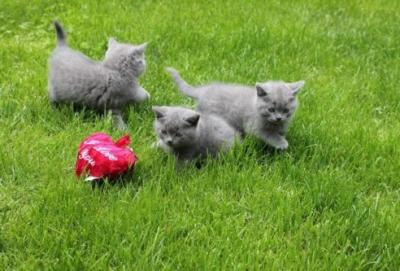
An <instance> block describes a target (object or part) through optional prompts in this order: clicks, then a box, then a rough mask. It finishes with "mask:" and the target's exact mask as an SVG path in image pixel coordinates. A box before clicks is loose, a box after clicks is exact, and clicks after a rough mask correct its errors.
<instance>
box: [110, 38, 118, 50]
mask: <svg viewBox="0 0 400 271" xmlns="http://www.w3.org/2000/svg"><path fill="white" fill-rule="evenodd" d="M116 44H117V41H116V40H115V39H114V38H109V39H108V48H110V47H113V46H114V45H116Z"/></svg>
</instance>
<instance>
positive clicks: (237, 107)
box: [167, 68, 304, 150]
mask: <svg viewBox="0 0 400 271" xmlns="http://www.w3.org/2000/svg"><path fill="white" fill-rule="evenodd" d="M167 70H168V71H169V72H170V74H171V76H172V78H173V79H174V80H175V82H176V84H177V86H178V87H179V89H180V90H181V91H182V92H183V93H184V94H186V95H188V96H190V97H192V98H194V99H196V100H197V101H198V107H197V109H198V111H199V112H202V113H206V114H215V115H217V116H220V117H222V118H224V119H225V120H227V121H228V123H229V124H230V125H232V126H233V127H234V128H235V129H237V130H238V131H240V132H241V133H242V134H252V135H255V136H257V137H259V138H261V139H262V140H263V141H264V142H265V143H267V144H268V145H271V146H272V147H274V148H276V149H280V150H284V149H286V148H287V147H288V145H289V144H288V142H287V140H286V138H285V135H286V133H287V130H288V126H289V123H290V120H291V119H292V117H293V114H294V113H295V111H296V108H297V105H298V102H297V98H296V94H297V93H298V92H299V90H300V89H301V88H302V87H303V86H304V81H298V82H294V83H286V82H282V81H268V82H265V83H257V84H256V87H250V86H241V85H234V84H223V83H211V84H208V85H203V86H198V87H193V86H190V85H189V84H187V83H186V82H185V81H184V80H183V79H182V78H181V77H180V75H179V73H178V72H177V71H176V70H174V69H173V68H167ZM271 111H273V112H271Z"/></svg>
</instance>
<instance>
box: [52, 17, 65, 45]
mask: <svg viewBox="0 0 400 271" xmlns="http://www.w3.org/2000/svg"><path fill="white" fill-rule="evenodd" d="M54 27H55V28H56V34H57V45H58V46H64V45H67V43H66V40H65V36H66V35H65V32H64V29H63V28H62V26H61V24H60V23H59V22H57V21H54Z"/></svg>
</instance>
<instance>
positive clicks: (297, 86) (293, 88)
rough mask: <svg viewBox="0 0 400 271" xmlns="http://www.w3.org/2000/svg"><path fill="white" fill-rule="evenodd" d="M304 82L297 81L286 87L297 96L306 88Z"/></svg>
mask: <svg viewBox="0 0 400 271" xmlns="http://www.w3.org/2000/svg"><path fill="white" fill-rule="evenodd" d="M304 84H305V82H304V81H297V82H293V83H286V86H287V87H288V88H289V89H290V90H291V91H292V94H293V95H296V94H297V93H298V92H299V91H300V89H301V88H302V87H303V86H304Z"/></svg>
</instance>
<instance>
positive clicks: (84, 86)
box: [49, 22, 150, 129]
mask: <svg viewBox="0 0 400 271" xmlns="http://www.w3.org/2000/svg"><path fill="white" fill-rule="evenodd" d="M54 25H55V28H56V33H57V46H56V48H55V49H54V51H53V53H52V56H51V58H50V61H49V64H50V70H49V98H50V101H51V102H52V103H54V104H73V105H77V106H83V107H88V108H92V109H95V110H98V111H103V110H104V109H107V110H111V111H112V114H113V117H114V121H115V124H116V126H117V127H118V128H119V129H125V128H126V125H125V123H124V121H123V119H122V115H121V109H122V108H123V107H124V106H126V105H129V104H133V103H137V102H142V101H145V100H147V99H148V98H149V97H150V94H149V93H148V92H147V91H146V90H144V89H143V88H142V87H140V85H139V83H138V78H139V76H140V75H141V74H142V73H143V72H144V70H145V67H146V63H145V59H144V50H145V48H146V44H142V45H138V46H135V45H131V44H124V43H119V42H117V41H116V40H114V39H112V38H110V39H109V41H108V50H107V52H106V55H105V58H104V60H103V61H102V62H96V61H93V60H91V59H89V58H88V57H87V56H85V55H84V54H82V53H80V52H77V51H74V50H72V49H70V48H69V47H68V45H67V43H66V40H65V33H64V30H63V29H62V27H61V25H60V24H59V23H58V22H55V23H54Z"/></svg>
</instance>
